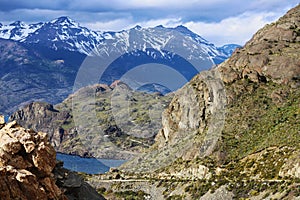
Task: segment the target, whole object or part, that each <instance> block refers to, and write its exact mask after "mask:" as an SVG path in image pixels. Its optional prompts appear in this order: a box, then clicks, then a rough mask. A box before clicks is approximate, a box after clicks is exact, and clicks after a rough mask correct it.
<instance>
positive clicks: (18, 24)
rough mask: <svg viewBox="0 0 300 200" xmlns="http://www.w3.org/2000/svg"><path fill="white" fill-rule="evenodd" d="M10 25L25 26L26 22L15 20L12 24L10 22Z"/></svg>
mask: <svg viewBox="0 0 300 200" xmlns="http://www.w3.org/2000/svg"><path fill="white" fill-rule="evenodd" d="M9 25H10V26H15V27H24V26H25V25H26V24H25V23H24V22H21V21H15V22H13V23H11V24H9Z"/></svg>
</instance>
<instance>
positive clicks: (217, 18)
mask: <svg viewBox="0 0 300 200" xmlns="http://www.w3.org/2000/svg"><path fill="white" fill-rule="evenodd" d="M298 3H299V0H251V1H245V0H187V1H184V0H0V22H1V23H3V24H8V23H11V22H13V21H16V20H20V21H24V22H26V23H34V22H40V21H49V20H52V19H54V18H57V17H60V16H69V17H71V18H72V19H73V20H75V21H77V22H78V23H80V25H82V26H86V27H88V28H91V29H93V30H101V31H107V30H111V31H117V30H122V29H128V28H131V27H133V26H135V25H141V26H143V27H153V26H157V25H161V24H162V25H164V26H166V27H174V26H177V25H185V26H187V27H188V28H189V29H191V30H192V31H194V32H196V33H198V34H199V35H201V36H202V37H204V38H205V39H207V40H209V41H210V42H212V43H214V44H216V45H217V46H220V45H223V44H226V43H237V44H244V43H245V42H246V41H247V40H249V39H250V38H251V36H252V35H253V34H254V33H255V32H256V31H257V30H258V29H259V28H261V27H262V26H264V25H265V24H267V23H271V22H273V21H275V20H277V19H278V18H279V17H280V16H282V15H283V14H284V13H286V11H287V10H289V9H290V8H292V7H294V6H296V5H297V4H298Z"/></svg>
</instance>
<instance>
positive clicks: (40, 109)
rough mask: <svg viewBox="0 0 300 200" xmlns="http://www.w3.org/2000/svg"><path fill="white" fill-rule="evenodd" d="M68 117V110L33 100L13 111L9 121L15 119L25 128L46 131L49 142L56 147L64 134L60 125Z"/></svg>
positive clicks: (68, 118)
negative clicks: (57, 108)
mask: <svg viewBox="0 0 300 200" xmlns="http://www.w3.org/2000/svg"><path fill="white" fill-rule="evenodd" d="M70 118H71V116H70V114H69V113H68V112H66V111H58V110H56V109H54V107H53V105H51V104H48V103H43V102H34V103H30V104H28V105H26V106H24V108H23V109H20V110H18V111H17V112H15V113H14V114H13V115H12V116H11V117H10V121H13V120H16V121H17V122H18V123H19V124H20V125H22V126H24V127H26V128H31V129H33V130H36V131H37V130H38V131H41V132H46V133H48V137H49V138H50V142H51V144H52V145H53V146H54V147H57V146H59V144H60V142H61V141H60V140H61V138H62V137H63V134H64V132H62V130H61V126H62V125H63V124H64V123H65V121H67V120H70ZM61 132H62V133H61Z"/></svg>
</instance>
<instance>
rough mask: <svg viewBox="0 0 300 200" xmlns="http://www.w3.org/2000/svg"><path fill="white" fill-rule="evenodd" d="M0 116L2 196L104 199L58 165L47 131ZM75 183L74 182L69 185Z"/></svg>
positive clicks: (4, 199)
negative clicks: (28, 127) (34, 129)
mask: <svg viewBox="0 0 300 200" xmlns="http://www.w3.org/2000/svg"><path fill="white" fill-rule="evenodd" d="M2 118H3V117H2V116H0V199H1V200H9V199H22V200H27V199H31V200H33V199H39V200H40V199H56V200H66V199H104V198H103V197H102V196H100V195H99V194H98V193H97V192H96V191H95V190H94V189H93V188H92V187H91V186H90V185H88V184H87V183H85V182H84V181H83V179H82V178H81V177H79V176H78V175H77V174H75V173H74V172H70V171H68V170H66V169H64V168H62V166H61V164H60V165H59V164H57V161H56V152H55V150H54V148H53V147H52V146H51V145H50V143H49V142H48V137H47V134H46V133H42V132H38V133H37V132H34V131H33V130H31V129H25V128H23V127H21V126H20V125H18V124H17V123H16V122H15V121H13V122H10V123H8V124H5V123H4V120H2ZM70 183H72V184H70Z"/></svg>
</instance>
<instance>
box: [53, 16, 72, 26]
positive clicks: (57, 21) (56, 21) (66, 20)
mask: <svg viewBox="0 0 300 200" xmlns="http://www.w3.org/2000/svg"><path fill="white" fill-rule="evenodd" d="M51 23H52V24H59V25H68V24H69V25H75V24H76V22H75V21H74V20H72V19H71V18H69V17H67V16H62V17H59V18H57V19H54V20H52V21H51Z"/></svg>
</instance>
